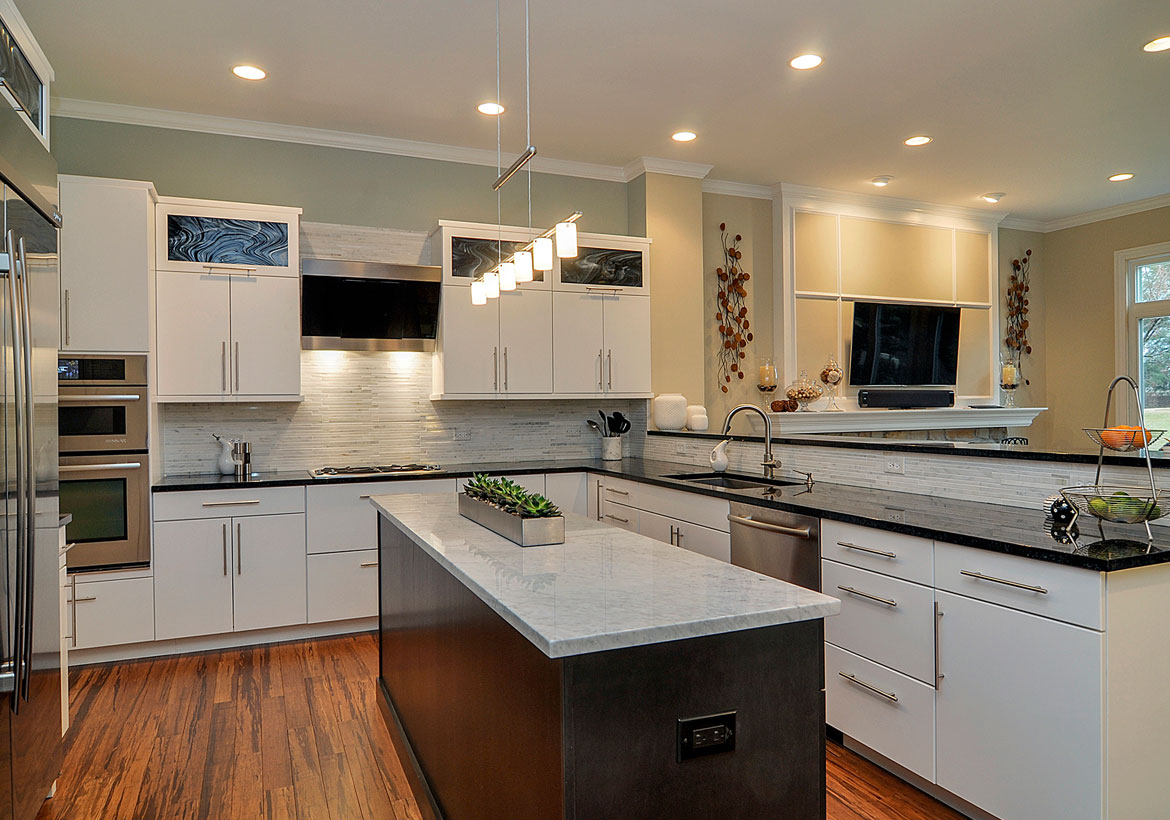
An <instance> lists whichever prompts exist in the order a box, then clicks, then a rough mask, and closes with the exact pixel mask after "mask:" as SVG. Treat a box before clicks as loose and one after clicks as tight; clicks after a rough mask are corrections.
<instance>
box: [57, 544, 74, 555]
mask: <svg viewBox="0 0 1170 820" xmlns="http://www.w3.org/2000/svg"><path fill="white" fill-rule="evenodd" d="M76 546H77V542H76V541H74V542H73V543H72V544H66V545H65V546H64V547H62V548H61V552H60V553H59V554H60V555H64V554H65V553H67V552H69V550H71V549H73V548H74V547H76Z"/></svg>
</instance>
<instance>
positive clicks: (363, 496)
mask: <svg viewBox="0 0 1170 820" xmlns="http://www.w3.org/2000/svg"><path fill="white" fill-rule="evenodd" d="M370 495H371V494H370V493H366V494H365V495H359V496H358V498H369V497H370Z"/></svg>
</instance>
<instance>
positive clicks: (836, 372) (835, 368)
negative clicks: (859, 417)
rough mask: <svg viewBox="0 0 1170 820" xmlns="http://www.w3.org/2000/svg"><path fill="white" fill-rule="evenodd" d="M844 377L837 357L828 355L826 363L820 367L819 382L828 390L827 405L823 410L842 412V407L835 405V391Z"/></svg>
mask: <svg viewBox="0 0 1170 820" xmlns="http://www.w3.org/2000/svg"><path fill="white" fill-rule="evenodd" d="M844 378H845V371H844V370H842V369H841V366H840V365H838V364H837V359H836V358H835V357H833V356H829V361H828V363H826V364H825V366H824V367H823V368H821V384H823V385H824V386H825V389H826V390H828V391H829V406H828V407H826V408H825V410H828V411H830V412H834V413H840V412H842V408H840V407H838V406H837V391H838V390H839V389H840V386H841V381H842V380H843V379H844Z"/></svg>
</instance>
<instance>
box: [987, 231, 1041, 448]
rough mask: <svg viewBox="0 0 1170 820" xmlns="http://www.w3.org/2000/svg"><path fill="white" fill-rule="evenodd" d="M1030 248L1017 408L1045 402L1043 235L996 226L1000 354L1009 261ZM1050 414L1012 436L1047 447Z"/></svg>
mask: <svg viewBox="0 0 1170 820" xmlns="http://www.w3.org/2000/svg"><path fill="white" fill-rule="evenodd" d="M1029 248H1031V249H1032V273H1031V276H1030V277H1029V281H1030V286H1031V291H1029V295H1030V298H1029V300H1028V301H1029V302H1030V303H1031V304H1029V305H1028V310H1029V313H1028V341H1030V342H1031V343H1032V355H1031V356H1024V357H1023V359H1022V360H1021V362H1020V369H1021V370H1022V371H1023V374H1024V378H1025V379H1027V380H1028V382H1029V384H1025V385H1022V386H1021V387H1020V388H1019V389H1018V390H1016V404H1018V405H1019V406H1021V407H1045V406H1047V405H1048V379H1047V370H1048V368H1047V360H1046V358H1045V354H1046V352H1047V350H1048V335H1047V332H1046V330H1047V323H1046V321H1045V320H1046V317H1045V309H1044V308H1045V299H1046V296H1047V288H1046V287H1045V285H1046V281H1045V276H1044V274H1045V271H1046V270H1048V269H1049V264H1048V263H1049V259H1048V253H1047V249H1046V248H1045V245H1044V234H1042V233H1035V232H1033V231H1017V230H1013V229H1010V228H1000V229H999V291H998V296H997V297H996V298H998V299H999V310H1000V318H999V336H998V337H997V343H998V345H999V347H998V352H999V353H1003V351H1004V344H1003V340H1004V337H1005V336H1006V335H1007V286H1008V281H1009V279H1010V278H1011V274H1012V260H1013V259H1019V258H1021V257H1023V255H1024V252H1025V251H1026V250H1028V249H1029ZM1051 417H1052V413H1051V412H1047V413H1041V414H1040V415H1039V416H1037V417H1036V421H1034V422H1033V423H1032V426H1031V427H1028V428H1026V429H1023V428H1021V429H1019V430H1013V431H1012V432H1013V433H1014V434H1016V435H1021V436H1027V437H1028V441H1029V443H1030V444H1033V445H1036V446H1040V447H1047V446H1048V442H1049V439H1050V438H1051V435H1052V432H1051Z"/></svg>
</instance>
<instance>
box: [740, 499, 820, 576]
mask: <svg viewBox="0 0 1170 820" xmlns="http://www.w3.org/2000/svg"><path fill="white" fill-rule="evenodd" d="M727 520H728V521H730V522H731V563H733V564H735V565H736V566H737V567H744V568H746V569H750V570H754V571H755V572H758V573H761V574H762V575H771V576H772V577H773V578H779V579H780V580H781V581H788V582H789V583H791V584H797V585H799V586H802V587H807V588H808V589H815V590H816V591H817V592H820V590H821V522H820V520H819V519H816V518H812V517H809V516H807V515H796V514H795V513H789V512H782V511H781V510H773V509H768V508H766V507H756V506H754V505H752V504H740V503H738V502H734V501H733V502H732V503H731V515H729V516H727Z"/></svg>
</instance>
